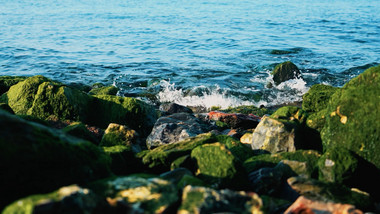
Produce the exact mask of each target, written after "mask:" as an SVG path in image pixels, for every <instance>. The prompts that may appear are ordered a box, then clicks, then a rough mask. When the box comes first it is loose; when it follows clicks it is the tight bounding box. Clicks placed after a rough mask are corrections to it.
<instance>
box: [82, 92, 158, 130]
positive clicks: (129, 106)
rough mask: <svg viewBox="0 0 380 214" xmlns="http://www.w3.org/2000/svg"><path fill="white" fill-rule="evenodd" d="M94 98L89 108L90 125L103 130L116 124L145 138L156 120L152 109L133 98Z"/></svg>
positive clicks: (108, 96) (100, 96) (98, 96)
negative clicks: (110, 124)
mask: <svg viewBox="0 0 380 214" xmlns="http://www.w3.org/2000/svg"><path fill="white" fill-rule="evenodd" d="M95 97H96V99H95V100H94V103H93V104H92V105H91V108H90V115H92V117H91V118H89V120H88V122H89V123H90V124H94V125H97V126H100V127H102V128H105V127H107V126H108V124H109V123H118V124H122V125H127V126H128V127H130V128H132V129H134V130H138V132H139V133H140V134H142V135H143V136H147V135H148V134H149V133H150V131H151V130H152V127H153V125H154V123H155V121H156V120H157V114H156V111H155V109H154V107H153V106H151V105H148V104H146V103H144V102H142V101H140V100H137V99H135V98H130V97H118V96H111V95H97V96H95Z"/></svg>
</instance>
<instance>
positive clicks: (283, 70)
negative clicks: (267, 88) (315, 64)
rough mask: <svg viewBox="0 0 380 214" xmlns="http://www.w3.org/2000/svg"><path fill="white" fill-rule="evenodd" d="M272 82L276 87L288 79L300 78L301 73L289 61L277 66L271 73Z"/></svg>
mask: <svg viewBox="0 0 380 214" xmlns="http://www.w3.org/2000/svg"><path fill="white" fill-rule="evenodd" d="M272 75H273V81H274V83H276V85H279V84H280V83H282V82H285V81H287V80H290V79H296V78H300V77H301V72H300V71H299V69H298V68H297V66H296V65H295V64H293V63H292V62H290V61H287V62H283V63H281V64H278V65H277V66H276V67H275V68H274V70H273V72H272Z"/></svg>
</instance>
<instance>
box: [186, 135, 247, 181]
mask: <svg viewBox="0 0 380 214" xmlns="http://www.w3.org/2000/svg"><path fill="white" fill-rule="evenodd" d="M191 157H192V158H194V159H195V160H196V161H197V167H198V169H197V176H198V177H199V178H200V179H202V180H203V181H205V182H206V183H208V184H212V185H216V186H217V187H224V188H225V187H229V188H243V187H244V185H246V184H247V176H246V175H245V174H244V172H243V170H241V168H242V167H241V165H240V164H241V163H240V161H239V160H238V159H237V158H236V157H235V156H234V155H233V154H232V153H231V151H230V150H228V149H227V147H226V146H225V145H223V144H221V143H219V142H217V143H213V144H204V145H201V146H198V147H196V148H195V149H193V151H192V152H191Z"/></svg>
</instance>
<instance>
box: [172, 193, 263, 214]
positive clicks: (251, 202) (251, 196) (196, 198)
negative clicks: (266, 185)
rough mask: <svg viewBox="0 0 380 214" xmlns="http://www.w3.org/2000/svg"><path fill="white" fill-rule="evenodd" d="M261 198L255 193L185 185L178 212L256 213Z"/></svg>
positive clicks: (259, 208)
mask: <svg viewBox="0 0 380 214" xmlns="http://www.w3.org/2000/svg"><path fill="white" fill-rule="evenodd" d="M262 206H263V205H262V200H261V199H260V197H259V196H258V195H257V194H255V193H245V192H235V191H231V190H228V189H225V190H214V189H211V188H207V187H193V186H186V187H185V188H184V190H183V194H182V204H181V206H180V208H179V210H178V213H181V214H186V213H257V214H261V213H262V211H261V209H262Z"/></svg>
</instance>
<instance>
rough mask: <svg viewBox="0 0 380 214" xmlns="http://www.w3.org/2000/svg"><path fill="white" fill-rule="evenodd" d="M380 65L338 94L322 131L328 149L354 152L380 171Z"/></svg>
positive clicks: (332, 100)
mask: <svg viewBox="0 0 380 214" xmlns="http://www.w3.org/2000/svg"><path fill="white" fill-rule="evenodd" d="M379 93H380V66H376V67H372V68H369V69H367V70H366V71H364V72H363V73H362V74H360V75H359V76H357V77H356V78H353V79H352V80H351V81H349V82H348V83H347V84H345V85H344V86H343V87H342V89H340V90H338V91H336V92H335V93H334V94H333V95H332V97H331V99H330V101H329V103H328V105H327V108H326V111H327V112H326V116H325V117H326V123H325V125H324V127H323V129H322V131H321V138H322V142H323V146H324V148H325V149H327V148H329V147H332V146H338V147H345V148H347V149H349V150H352V151H354V152H355V153H357V154H358V155H359V156H361V157H363V158H364V159H365V160H367V161H369V162H371V163H373V164H374V165H376V166H377V167H378V168H379V169H380V153H379V152H378V151H379V150H380V144H379V142H380V123H379V121H380V108H379V106H380V99H379Z"/></svg>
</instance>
